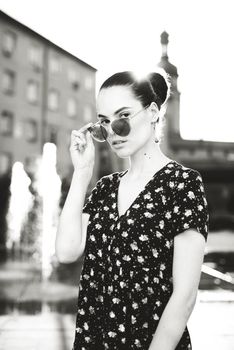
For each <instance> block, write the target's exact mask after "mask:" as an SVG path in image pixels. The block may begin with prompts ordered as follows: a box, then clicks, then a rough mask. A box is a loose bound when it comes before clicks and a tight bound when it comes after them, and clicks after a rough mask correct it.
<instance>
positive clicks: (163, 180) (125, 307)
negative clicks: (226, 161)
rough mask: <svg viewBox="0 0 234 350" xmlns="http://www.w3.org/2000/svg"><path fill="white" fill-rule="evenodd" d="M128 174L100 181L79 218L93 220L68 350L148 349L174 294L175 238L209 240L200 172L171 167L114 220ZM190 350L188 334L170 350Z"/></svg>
mask: <svg viewBox="0 0 234 350" xmlns="http://www.w3.org/2000/svg"><path fill="white" fill-rule="evenodd" d="M126 172H127V171H123V172H116V173H113V174H111V175H107V176H104V177H102V178H101V179H100V180H99V181H98V182H97V183H96V186H95V187H94V188H93V190H92V192H91V194H90V196H89V198H88V199H87V201H86V204H85V205H84V208H83V212H84V213H89V214H90V219H89V223H88V227H87V240H86V246H85V256H84V262H83V267H82V272H81V276H80V281H79V288H78V289H79V295H78V309H77V316H76V329H75V338H74V343H73V350H86V349H87V350H99V349H100V350H104V349H111V350H114V349H118V350H129V349H141V350H147V349H149V346H150V343H151V342H152V339H153V335H154V333H155V331H156V329H157V325H158V323H159V321H160V317H161V315H162V313H163V310H164V308H165V306H166V304H167V302H168V300H169V298H170V296H171V294H172V291H173V278H172V262H173V248H174V237H175V236H176V235H178V234H180V233H181V232H183V231H185V230H186V229H188V228H195V229H196V230H197V232H198V234H201V235H203V236H204V238H205V241H206V240H207V235H208V219H209V216H208V207H207V201H206V195H205V191H204V186H203V180H202V178H201V175H200V173H199V172H198V171H197V170H194V169H191V168H188V167H184V166H183V165H181V164H180V163H178V162H176V161H174V160H171V161H170V162H169V163H167V164H166V165H165V166H164V167H163V168H161V169H160V170H159V171H157V172H156V173H155V174H154V175H153V177H152V178H151V179H150V181H149V182H148V183H147V184H146V185H145V187H144V189H143V190H142V191H141V192H140V193H139V195H138V196H137V197H136V199H135V200H134V202H133V203H132V204H131V205H130V207H129V208H128V209H127V210H126V212H125V213H124V214H123V215H121V216H119V213H118V207H117V197H118V187H119V182H120V179H121V177H122V176H124V175H125V173H126ZM185 349H186V350H188V349H192V345H191V339H190V335H189V331H188V329H187V326H186V328H185V329H184V332H183V334H182V337H181V339H180V341H179V342H178V344H177V347H176V349H175V350H185Z"/></svg>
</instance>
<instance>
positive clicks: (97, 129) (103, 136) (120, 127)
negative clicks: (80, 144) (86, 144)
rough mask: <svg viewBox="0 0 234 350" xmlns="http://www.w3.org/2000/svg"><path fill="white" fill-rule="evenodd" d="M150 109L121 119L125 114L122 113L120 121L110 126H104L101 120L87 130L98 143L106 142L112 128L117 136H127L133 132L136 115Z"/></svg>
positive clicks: (114, 121) (115, 121)
mask: <svg viewBox="0 0 234 350" xmlns="http://www.w3.org/2000/svg"><path fill="white" fill-rule="evenodd" d="M148 107H149V105H148V106H146V107H144V108H142V109H141V110H139V111H138V112H136V113H134V114H132V115H129V116H127V117H121V113H123V112H121V113H119V116H118V119H116V120H113V121H112V122H111V123H108V126H107V125H106V126H104V125H103V124H102V123H103V121H101V120H99V121H98V122H97V123H95V124H93V125H91V126H89V127H88V128H87V129H86V130H88V131H89V132H90V133H91V136H92V137H93V139H94V140H96V141H98V142H104V141H106V140H107V137H108V135H109V127H111V129H112V131H113V132H114V133H115V134H116V135H119V136H127V135H128V134H129V133H130V131H131V127H130V119H132V118H134V117H135V116H136V115H138V114H139V113H140V112H142V111H144V110H145V109H146V108H148ZM125 114H126V113H125ZM122 115H123V114H122ZM104 121H105V122H106V121H109V120H108V119H106V120H104Z"/></svg>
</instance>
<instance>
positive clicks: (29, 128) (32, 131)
mask: <svg viewBox="0 0 234 350" xmlns="http://www.w3.org/2000/svg"><path fill="white" fill-rule="evenodd" d="M37 134H38V130H37V122H36V121H35V120H26V121H25V123H24V137H25V139H26V140H27V141H29V142H35V141H37V137H38V135H37Z"/></svg>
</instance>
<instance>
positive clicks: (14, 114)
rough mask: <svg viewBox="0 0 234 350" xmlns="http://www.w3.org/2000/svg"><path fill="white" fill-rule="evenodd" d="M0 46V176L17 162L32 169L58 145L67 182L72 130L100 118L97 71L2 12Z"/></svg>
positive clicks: (59, 164)
mask: <svg viewBox="0 0 234 350" xmlns="http://www.w3.org/2000/svg"><path fill="white" fill-rule="evenodd" d="M0 46H1V47H0V175H1V174H4V173H5V172H6V171H7V170H8V169H10V168H11V166H12V165H13V163H14V162H16V161H20V162H22V163H23V164H24V167H25V170H26V171H33V169H34V168H35V164H36V160H37V158H38V156H40V155H41V154H42V150H43V145H44V143H45V142H53V143H55V144H56V146H57V171H58V174H59V175H60V176H61V177H62V178H64V177H66V176H67V175H68V174H70V173H71V166H72V163H71V159H70V154H69V145H70V135H71V131H72V130H73V129H79V128H80V127H81V126H82V125H84V124H86V123H88V122H90V121H93V120H94V119H95V84H96V83H95V73H96V69H95V68H93V67H92V66H90V65H89V64H87V63H85V62H83V61H82V60H80V59H79V58H77V57H75V56H73V55H72V54H70V53H69V52H67V51H65V50H63V49H62V48H60V47H59V46H57V45H55V44H54V43H52V42H50V41H49V40H47V39H46V38H44V37H42V36H41V35H39V34H38V33H36V32H34V31H33V30H31V29H30V28H28V27H26V26H25V25H23V24H21V23H20V22H18V21H16V20H14V19H13V18H11V17H9V16H8V15H6V14H5V13H3V12H1V11H0ZM97 158H98V157H97ZM96 166H98V162H97V164H96Z"/></svg>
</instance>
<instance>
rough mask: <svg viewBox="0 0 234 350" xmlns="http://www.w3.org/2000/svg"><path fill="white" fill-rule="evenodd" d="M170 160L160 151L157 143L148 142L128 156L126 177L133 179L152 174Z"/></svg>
mask: <svg viewBox="0 0 234 350" xmlns="http://www.w3.org/2000/svg"><path fill="white" fill-rule="evenodd" d="M170 160H171V159H170V158H168V157H166V156H165V155H164V154H163V153H162V151H161V149H160V147H159V144H157V143H155V142H150V143H148V144H146V145H145V147H142V148H141V149H140V150H138V151H137V152H136V153H135V154H133V155H132V156H131V157H129V170H128V178H131V179H132V180H134V179H139V178H144V177H148V176H150V175H153V174H154V173H155V172H157V171H158V170H160V169H161V168H162V167H163V166H164V165H165V164H166V163H168V162H169V161H170Z"/></svg>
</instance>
